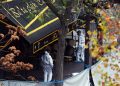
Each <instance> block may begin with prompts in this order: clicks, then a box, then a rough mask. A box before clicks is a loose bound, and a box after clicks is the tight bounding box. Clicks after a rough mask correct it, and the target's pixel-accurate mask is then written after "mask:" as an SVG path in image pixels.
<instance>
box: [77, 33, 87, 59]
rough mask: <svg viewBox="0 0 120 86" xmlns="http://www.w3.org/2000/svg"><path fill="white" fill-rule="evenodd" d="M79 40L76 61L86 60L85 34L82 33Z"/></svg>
mask: <svg viewBox="0 0 120 86" xmlns="http://www.w3.org/2000/svg"><path fill="white" fill-rule="evenodd" d="M78 40H79V44H78V47H77V51H76V61H80V60H82V61H84V58H85V56H84V51H85V48H84V46H85V36H84V34H83V33H81V34H80V36H79V37H78Z"/></svg>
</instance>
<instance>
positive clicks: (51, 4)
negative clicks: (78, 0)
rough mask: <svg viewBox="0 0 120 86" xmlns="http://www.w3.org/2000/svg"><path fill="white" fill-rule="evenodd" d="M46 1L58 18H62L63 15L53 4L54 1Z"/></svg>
mask: <svg viewBox="0 0 120 86" xmlns="http://www.w3.org/2000/svg"><path fill="white" fill-rule="evenodd" d="M44 2H45V3H46V5H47V6H48V7H49V8H50V9H51V10H52V12H53V13H54V14H55V15H56V16H57V17H58V18H60V19H61V18H62V16H61V15H60V14H59V10H58V9H57V8H56V7H55V6H54V5H53V3H51V0H44Z"/></svg>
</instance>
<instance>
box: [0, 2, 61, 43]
mask: <svg viewBox="0 0 120 86" xmlns="http://www.w3.org/2000/svg"><path fill="white" fill-rule="evenodd" d="M52 2H53V3H54V2H55V0H52ZM2 13H4V14H5V15H6V16H7V17H8V18H9V19H10V20H11V21H12V22H14V23H15V24H16V25H20V26H22V27H23V28H24V29H25V31H26V32H27V37H26V39H27V40H28V41H29V42H30V43H32V42H35V41H37V40H38V39H39V38H41V37H43V36H45V35H46V34H48V33H51V32H53V31H54V30H55V29H56V28H59V27H60V21H59V19H58V17H57V16H56V15H55V14H54V13H53V12H52V11H51V10H50V9H49V7H48V6H47V5H46V4H45V2H44V1H43V0H14V1H11V2H8V3H3V4H2ZM47 26H49V27H50V28H49V27H48V28H46V27H47ZM42 29H49V30H48V32H47V33H45V34H44V35H42V36H39V37H35V38H34V37H33V36H34V34H36V33H37V34H38V33H41V30H42ZM45 31H46V30H45ZM42 32H43V31H42ZM31 37H32V38H34V39H32V40H31V39H30V38H31ZM36 38H38V39H36Z"/></svg>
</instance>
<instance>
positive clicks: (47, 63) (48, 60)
mask: <svg viewBox="0 0 120 86" xmlns="http://www.w3.org/2000/svg"><path fill="white" fill-rule="evenodd" d="M41 59H42V67H43V71H44V82H50V81H51V80H52V75H53V74H52V69H53V59H52V57H51V56H50V54H49V53H48V52H47V51H45V54H44V55H43V56H42V57H41Z"/></svg>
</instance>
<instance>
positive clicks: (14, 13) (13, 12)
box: [9, 8, 20, 18]
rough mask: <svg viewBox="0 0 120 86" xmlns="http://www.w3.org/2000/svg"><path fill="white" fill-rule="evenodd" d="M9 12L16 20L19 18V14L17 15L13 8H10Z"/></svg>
mask: <svg viewBox="0 0 120 86" xmlns="http://www.w3.org/2000/svg"><path fill="white" fill-rule="evenodd" d="M9 11H11V12H12V14H13V15H14V16H15V17H16V18H18V17H20V14H19V13H17V12H16V11H15V9H14V8H10V9H9Z"/></svg>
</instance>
